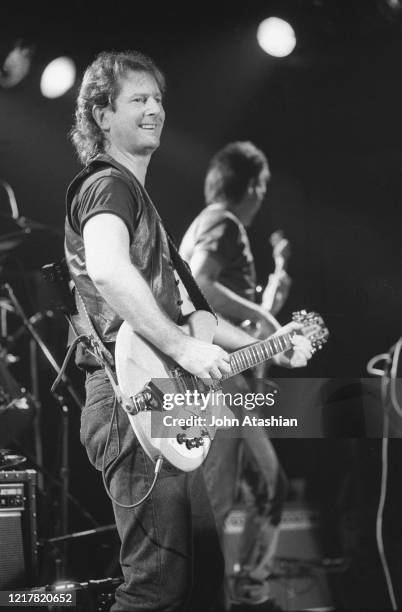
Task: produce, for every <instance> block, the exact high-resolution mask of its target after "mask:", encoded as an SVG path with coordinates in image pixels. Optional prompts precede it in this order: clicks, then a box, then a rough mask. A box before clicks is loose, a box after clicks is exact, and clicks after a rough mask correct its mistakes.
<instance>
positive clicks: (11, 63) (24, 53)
mask: <svg viewBox="0 0 402 612" xmlns="http://www.w3.org/2000/svg"><path fill="white" fill-rule="evenodd" d="M32 54H33V49H32V47H28V46H26V45H23V44H22V42H21V41H17V42H16V43H15V46H14V48H13V49H12V50H11V51H10V52H9V53H8V55H7V57H6V59H5V60H4V64H3V66H2V67H0V86H1V87H6V88H8V87H14V86H15V85H18V83H20V82H21V81H22V79H24V78H25V77H26V75H27V74H28V72H29V69H30V67H31V60H32Z"/></svg>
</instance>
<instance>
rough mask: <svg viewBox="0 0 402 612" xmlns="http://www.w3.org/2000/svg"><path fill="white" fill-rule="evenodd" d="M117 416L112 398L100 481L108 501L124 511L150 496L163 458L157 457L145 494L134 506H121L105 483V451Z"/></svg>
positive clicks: (133, 505)
mask: <svg viewBox="0 0 402 612" xmlns="http://www.w3.org/2000/svg"><path fill="white" fill-rule="evenodd" d="M116 415H117V398H116V397H115V398H114V402H113V412H112V417H111V419H110V423H109V431H108V434H107V438H106V444H105V450H104V452H103V459H102V481H103V486H104V487H105V491H106V493H107V495H108V497H109V499H111V501H112V502H113V503H114V504H116V506H118V507H119V508H126V509H132V508H138V506H140V505H141V504H143V503H144V502H145V501H146V500H147V499H148V497H149V496H150V495H151V493H152V491H153V489H154V487H155V485H156V481H157V479H158V476H159V473H160V471H161V469H162V465H163V456H162V455H159V457H158V458H157V460H156V462H155V467H154V477H153V480H152V483H151V486H150V487H149V489H148V491H147V492H146V494H145V495H144V496H143V497H142V498H141V499H140V500H139V501H137V502H135V503H134V504H122V503H120V502H118V501H117V499H115V498H114V497H113V495H112V494H111V492H110V489H109V487H108V485H107V482H106V469H105V466H106V455H107V449H108V447H109V444H110V438H111V435H112V428H113V423H114V420H115V418H116Z"/></svg>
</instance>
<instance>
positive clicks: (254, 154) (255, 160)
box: [204, 141, 270, 205]
mask: <svg viewBox="0 0 402 612" xmlns="http://www.w3.org/2000/svg"><path fill="white" fill-rule="evenodd" d="M258 178H262V179H263V180H265V181H268V180H269V178H270V172H269V167H268V162H267V158H266V157H265V155H264V153H263V152H262V151H260V149H257V147H256V146H255V145H254V144H253V143H252V142H248V141H247V142H232V143H230V144H228V145H226V146H225V147H224V148H223V149H221V150H220V151H218V152H217V153H216V154H215V155H214V156H213V158H212V159H211V161H210V163H209V166H208V171H207V175H206V178H205V185H204V195H205V202H206V204H207V205H208V204H212V203H213V202H219V201H224V202H230V203H232V204H236V203H237V202H239V201H240V200H241V199H242V198H243V196H244V194H245V191H246V189H247V186H248V183H249V181H250V180H251V179H258Z"/></svg>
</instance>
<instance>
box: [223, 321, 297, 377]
mask: <svg viewBox="0 0 402 612" xmlns="http://www.w3.org/2000/svg"><path fill="white" fill-rule="evenodd" d="M295 333H296V332H290V333H288V334H282V335H281V336H273V337H271V338H267V339H266V340H262V341H261V342H257V343H256V344H250V345H249V346H246V347H245V348H242V349H240V350H238V351H235V352H234V353H231V355H230V368H231V371H230V373H229V374H226V375H225V376H224V377H223V378H224V379H226V378H230V377H231V376H234V375H235V374H241V372H245V370H248V369H249V368H253V367H255V366H257V365H259V364H261V363H264V362H265V361H267V360H268V359H271V358H272V357H274V356H275V355H278V354H279V353H284V352H285V351H287V350H289V349H290V348H292V346H293V345H292V337H293V336H294V335H295Z"/></svg>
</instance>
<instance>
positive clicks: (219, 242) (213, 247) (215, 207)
mask: <svg viewBox="0 0 402 612" xmlns="http://www.w3.org/2000/svg"><path fill="white" fill-rule="evenodd" d="M197 251H207V252H208V253H211V255H212V256H213V257H215V258H216V259H217V261H218V262H219V263H220V265H221V266H222V269H221V272H220V275H219V278H218V281H219V282H220V283H222V285H224V286H225V287H227V288H228V289H231V290H232V291H234V292H235V293H237V295H240V296H241V297H243V298H246V299H247V300H251V301H253V302H254V301H255V287H256V272H255V266H254V259H253V255H252V253H251V249H250V243H249V240H248V236H247V232H246V229H245V227H244V226H243V224H242V223H241V222H240V221H239V219H238V218H237V217H236V216H235V215H234V214H233V213H232V212H230V211H229V210H227V209H226V208H225V207H224V206H222V205H220V204H210V205H209V206H207V207H206V208H205V209H204V210H203V211H202V212H201V213H200V214H199V215H198V217H196V219H194V221H193V223H192V224H191V225H190V227H189V228H188V230H187V232H186V233H185V235H184V238H183V240H182V243H181V245H180V254H181V256H182V257H183V259H185V260H186V261H188V262H190V261H191V258H192V256H193V255H194V253H196V252H197ZM235 322H236V323H237V322H238V321H235Z"/></svg>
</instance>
